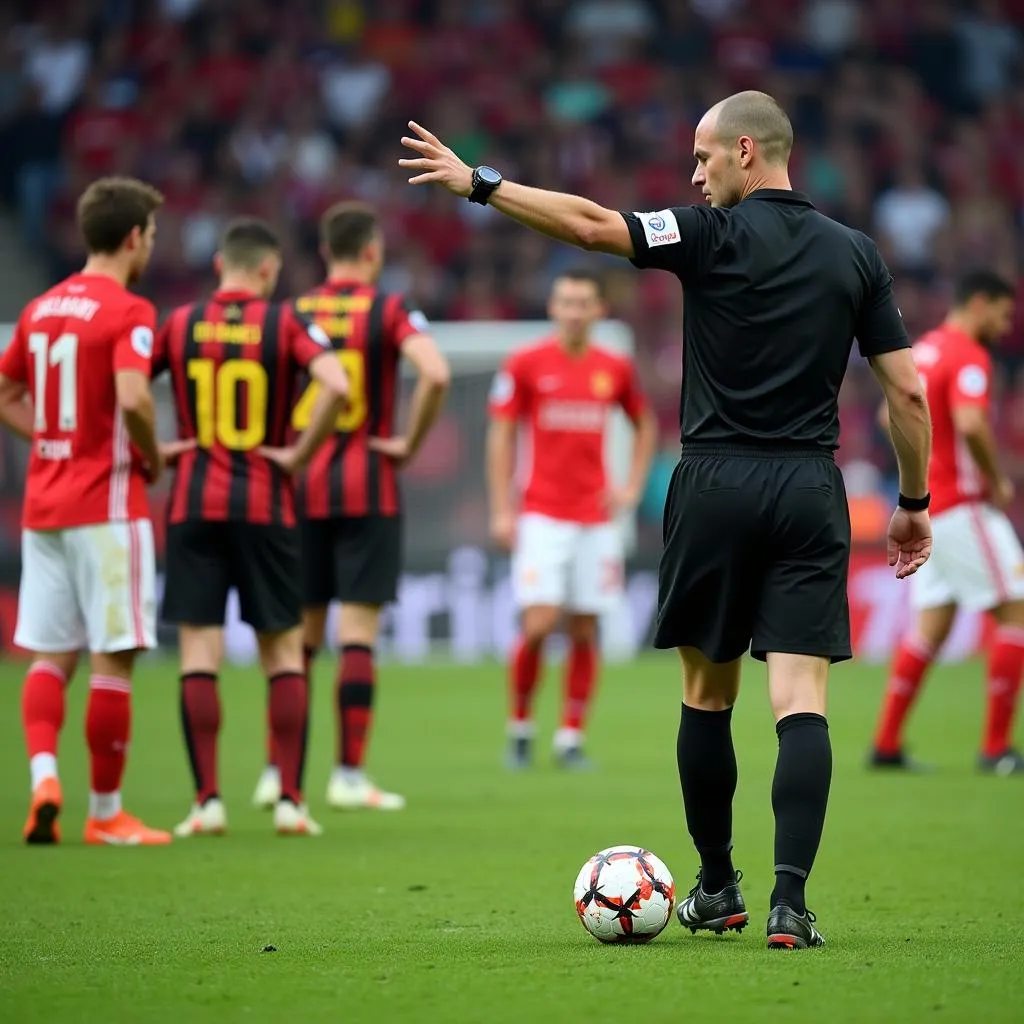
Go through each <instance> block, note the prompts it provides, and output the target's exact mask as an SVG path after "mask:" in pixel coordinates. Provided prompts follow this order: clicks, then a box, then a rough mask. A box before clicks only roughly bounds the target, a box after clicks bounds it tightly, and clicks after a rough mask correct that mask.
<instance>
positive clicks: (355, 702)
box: [337, 644, 374, 768]
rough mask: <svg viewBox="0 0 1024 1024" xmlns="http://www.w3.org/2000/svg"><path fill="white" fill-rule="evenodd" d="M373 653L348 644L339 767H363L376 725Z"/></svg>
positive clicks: (341, 688)
mask: <svg viewBox="0 0 1024 1024" xmlns="http://www.w3.org/2000/svg"><path fill="white" fill-rule="evenodd" d="M373 691H374V667H373V651H372V650H371V649H370V648H369V647H366V646H365V645H363V644H345V646H344V647H342V649H341V661H340V665H339V668H338V692H337V697H338V701H337V707H338V764H340V765H343V766H344V767H345V768H362V766H363V763H364V761H365V760H366V743H367V740H368V739H369V734H370V725H371V724H372V722H373Z"/></svg>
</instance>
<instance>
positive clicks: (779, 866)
mask: <svg viewBox="0 0 1024 1024" xmlns="http://www.w3.org/2000/svg"><path fill="white" fill-rule="evenodd" d="M775 730H776V732H777V733H778V737H779V755H778V760H777V762H776V766H775V778H774V781H773V782H772V809H773V811H774V812H775V888H774V890H773V891H772V896H771V905H772V907H776V906H777V905H779V904H786V905H787V906H789V907H790V908H791V909H792V910H793V911H794V913H796V914H798V915H801V914H804V913H805V912H806V910H807V907H806V905H805V902H804V887H805V883H806V881H807V876H808V875H809V874H810V872H811V867H812V866H813V864H814V858H815V856H816V855H817V853H818V844H819V843H820V842H821V833H822V829H823V828H824V826H825V811H826V808H827V806H828V793H829V787H830V785H831V781H832V744H831V741H830V739H829V733H828V722H827V721H826V720H825V718H824V716H822V715H819V714H814V713H810V712H801V713H797V714H790V715H786V716H785V717H784V718H781V719H779V721H778V722H777V723H776V726H775Z"/></svg>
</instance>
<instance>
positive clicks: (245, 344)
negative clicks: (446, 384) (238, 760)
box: [153, 220, 349, 836]
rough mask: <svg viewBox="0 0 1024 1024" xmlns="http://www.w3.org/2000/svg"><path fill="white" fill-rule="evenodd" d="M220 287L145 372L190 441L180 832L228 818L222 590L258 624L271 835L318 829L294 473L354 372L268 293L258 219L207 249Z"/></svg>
mask: <svg viewBox="0 0 1024 1024" xmlns="http://www.w3.org/2000/svg"><path fill="white" fill-rule="evenodd" d="M215 266H216V269H217V274H218V276H219V278H220V286H219V288H218V290H217V291H216V292H215V293H214V295H213V296H212V297H211V298H210V299H209V300H207V301H201V302H197V303H195V304H193V305H191V306H182V307H180V308H178V309H176V310H174V312H173V313H172V314H171V316H170V317H169V318H168V320H167V322H166V323H165V324H164V325H163V327H162V328H161V330H160V334H159V338H158V340H157V353H156V356H155V357H154V360H153V371H154V373H159V372H161V371H163V370H165V369H169V370H170V374H171V386H172V389H173V391H174V404H175V409H176V411H177V417H178V428H179V431H180V433H181V436H182V437H185V438H193V439H194V440H195V443H196V447H195V449H194V450H193V451H191V452H189V453H187V454H186V455H185V456H184V457H183V458H182V460H181V465H180V467H179V469H178V472H177V473H176V474H175V478H174V486H173V489H172V492H171V500H170V514H169V517H168V518H169V526H168V530H167V581H166V587H165V592H164V606H163V615H164V618H165V619H166V620H167V621H169V622H175V623H177V624H178V627H179V637H180V647H181V719H182V725H183V727H184V731H185V743H186V745H187V747H188V754H189V760H190V762H191V766H192V774H193V777H194V779H195V788H196V799H195V803H194V804H193V806H192V808H191V810H190V811H189V814H188V816H187V817H186V818H185V820H184V821H183V822H181V824H180V825H178V826H177V828H176V829H175V830H174V831H175V834H176V835H179V836H190V835H197V834H201V833H219V832H223V831H224V829H225V826H226V823H227V819H226V814H225V809H224V803H223V801H222V800H221V797H220V789H219V783H218V777H217V737H218V733H219V731H220V718H221V715H220V698H219V696H218V692H217V673H218V672H219V671H220V665H221V660H222V657H223V653H224V613H225V608H226V605H227V599H228V592H229V591H230V590H231V589H232V588H234V589H236V590H237V591H238V597H239V602H240V605H241V613H242V620H243V621H244V622H247V623H248V624H249V625H250V626H252V628H253V629H254V630H255V631H256V638H257V641H258V644H259V654H260V664H261V666H262V668H263V671H264V673H265V674H266V676H267V679H268V680H269V682H270V688H269V718H270V728H271V730H272V731H273V735H274V741H275V745H276V749H277V751H278V757H279V763H280V766H281V791H280V794H279V799H278V801H277V804H276V807H275V809H274V826H275V828H276V829H277V831H278V833H280V834H298V835H319V833H320V831H321V829H320V826H319V825H317V823H316V822H315V821H313V819H312V818H311V817H310V816H309V814H308V812H307V811H306V808H305V805H304V804H303V802H302V771H303V765H304V761H305V750H306V733H307V724H308V703H309V702H308V693H307V684H306V676H305V672H304V671H303V665H302V630H301V627H300V617H301V592H300V589H299V579H300V575H301V572H302V562H301V559H300V555H299V537H298V531H297V530H296V528H295V526H296V520H295V500H294V494H293V490H294V485H293V482H292V474H294V473H297V472H298V471H299V470H301V469H302V468H303V467H304V466H305V465H306V464H307V463H308V462H309V460H310V458H311V457H312V455H313V453H314V452H315V451H316V449H317V446H318V445H319V444H320V443H321V442H322V441H323V440H324V438H325V437H326V436H327V435H328V433H329V432H330V430H331V425H332V423H333V422H334V419H335V417H336V416H337V415H338V414H339V413H340V412H341V410H342V409H343V407H344V399H345V396H346V395H347V394H348V389H349V386H348V380H347V379H346V375H345V372H344V370H343V369H342V367H341V366H340V365H339V364H338V362H337V360H336V359H334V358H333V356H332V354H331V351H330V342H329V341H328V340H327V338H326V336H325V335H324V333H323V331H321V330H320V329H319V328H317V327H314V326H313V325H311V324H309V323H307V322H306V321H305V320H303V319H301V318H300V317H299V316H297V315H296V313H295V312H294V311H293V309H292V308H291V306H289V305H286V304H281V303H277V302H270V301H268V299H269V296H270V295H272V294H273V291H274V288H275V287H276V285H277V279H278V275H279V274H280V271H281V245H280V242H279V241H278V239H277V236H276V235H275V234H274V232H273V230H272V229H271V228H270V227H269V225H267V224H265V223H264V222H263V221H258V220H238V221H235V222H233V223H232V224H230V225H229V226H228V227H227V229H226V230H225V232H224V237H223V238H222V240H221V245H220V251H219V252H218V253H217V256H216V257H215ZM307 370H308V372H309V373H310V374H311V375H312V377H313V379H315V380H316V381H318V382H319V383H320V385H321V386H322V388H323V389H324V391H323V395H322V397H321V398H320V399H319V400H318V401H317V402H316V403H314V404H315V408H314V410H313V412H312V415H311V417H310V420H309V423H308V426H307V427H306V429H305V430H304V431H303V433H302V435H301V436H300V437H299V439H298V441H297V442H296V444H295V446H294V447H293V448H284V447H282V446H283V445H284V443H285V440H286V436H287V430H288V422H289V419H290V418H291V414H292V405H293V402H292V399H293V396H294V394H295V391H296V385H297V383H298V380H299V375H300V374H301V373H302V372H304V371H307Z"/></svg>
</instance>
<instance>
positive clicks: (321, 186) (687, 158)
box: [0, 0, 1024, 492]
mask: <svg viewBox="0 0 1024 1024" xmlns="http://www.w3.org/2000/svg"><path fill="white" fill-rule="evenodd" d="M748 87H757V88H762V89H765V90H767V91H770V92H771V93H773V94H774V95H775V96H776V97H778V99H779V100H780V101H781V102H782V104H783V105H784V106H785V108H786V109H787V110H788V111H789V112H790V115H791V117H792V119H793V123H794V128H795V131H796V137H797V146H796V150H795V153H794V159H793V165H792V176H793V184H794V186H795V187H796V188H799V189H803V190H805V191H806V192H808V193H809V194H810V195H811V197H812V198H813V200H814V201H815V203H816V204H817V205H818V206H819V208H820V209H822V210H823V211H825V212H826V213H828V214H830V215H832V216H835V217H837V218H839V219H841V220H843V221H845V222H847V223H849V224H852V225H855V226H856V227H858V228H861V229H863V230H865V231H867V232H869V233H871V234H872V235H873V236H874V237H875V238H876V239H877V240H878V241H879V244H880V245H881V247H882V249H883V251H884V254H885V256H886V258H887V260H888V262H889V265H890V267H891V269H892V271H893V273H894V274H895V275H896V278H897V282H898V294H899V301H900V305H901V309H902V311H903V315H904V318H905V320H906V322H907V326H908V328H909V329H910V330H911V332H920V331H922V330H924V329H926V328H928V327H929V326H931V325H932V324H934V323H936V322H937V321H938V320H939V319H940V318H941V317H942V315H943V312H944V309H945V306H946V303H947V298H948V294H949V286H950V282H951V279H952V278H953V277H954V275H955V274H956V272H957V271H958V270H959V269H960V268H962V267H964V266H967V265H973V264H978V263H980V264H985V265H989V266H992V267H994V268H997V269H999V270H1001V271H1002V272H1003V273H1005V274H1006V275H1008V276H1012V277H1013V278H1014V279H1017V280H1021V281H1022V283H1024V277H1022V276H1021V275H1022V268H1024V0H975V2H965V3H958V2H952V0H899V2H895V3H894V2H893V0H772V2H770V3H766V2H761V0H661V2H656V0H433V2H430V0H148V2H146V0H67V2H65V0H29V2H23V3H20V4H19V3H17V2H8V3H5V4H4V5H3V10H2V12H0V195H2V197H3V199H4V201H6V202H7V203H8V204H10V206H11V208H12V209H13V211H14V212H15V213H16V215H17V218H18V220H19V223H20V225H21V230H22V231H23V233H24V241H25V244H26V245H27V246H30V247H32V248H33V249H34V250H35V251H37V252H38V253H40V254H41V255H42V256H43V257H45V259H46V260H47V261H48V266H49V269H50V272H51V273H52V274H53V275H54V276H57V275H61V274H64V273H66V272H68V271H70V270H72V269H74V268H75V267H76V266H77V265H78V263H79V261H80V259H81V253H80V251H79V243H78V240H77V237H76V233H75V227H74V219H73V216H72V212H73V201H74V197H75V196H76V194H77V193H78V192H79V191H80V190H81V188H82V186H83V184H84V183H86V182H87V181H88V180H90V179H91V178H93V177H95V176H97V175H100V174H104V173H108V172H114V171H116V172H125V173H133V174H137V175H140V176H142V177H144V178H146V179H147V180H150V181H152V182H154V183H155V184H157V185H158V186H159V187H160V188H161V189H163V191H164V192H165V193H166V195H167V207H166V209H165V211H164V212H163V214H162V217H161V221H160V231H159V244H158V247H157V255H156V257H155V259H154V263H153V267H152V271H151V273H150V274H149V276H148V278H147V280H146V282H145V285H144V290H145V291H146V292H147V293H148V294H149V295H150V296H151V297H152V298H153V299H154V300H155V301H156V302H157V304H158V305H159V306H161V307H164V308H166V307H167V306H170V305H172V304H174V303H176V302H179V301H185V300H189V299H191V298H192V297H194V295H195V293H196V292H197V291H199V290H202V289H205V288H208V287H209V285H210V270H209V264H210V257H211V254H212V252H213V250H214V246H215V243H216V239H217V236H218V233H219V231H220V229H221V228H222V226H223V225H224V223H225V221H226V219H227V218H228V217H230V216H231V215H232V214H234V213H236V212H247V213H253V214H258V215H263V216H266V217H268V218H269V219H271V220H272V221H274V222H275V223H276V224H277V225H278V226H279V227H280V229H281V230H282V232H283V233H284V235H285V237H286V239H287V246H288V257H289V258H288V262H287V270H286V274H285V278H284V280H283V281H282V288H283V289H284V290H286V291H288V292H295V291H297V290H299V289H302V288H305V287H307V286H309V285H311V284H312V283H313V282H314V281H316V280H317V278H318V276H319V275H320V274H321V266H320V264H319V261H318V258H317V254H316V241H317V240H316V230H315V225H316V219H317V216H318V214H319V213H320V211H321V210H322V209H323V208H324V207H325V205H326V204H328V203H329V202H331V201H333V200H335V199H339V198H345V197H358V198H362V199H365V200H368V201H370V202H372V203H374V204H376V205H377V206H378V207H379V208H380V209H381V211H382V212H383V215H384V222H385V224H386V229H387V236H388V240H389V243H390V253H391V258H390V264H389V268H388V271H387V278H386V281H385V284H386V285H387V286H389V287H392V288H399V289H404V290H407V291H408V292H410V293H411V294H412V296H413V297H414V299H415V301H416V302H417V303H418V304H419V305H420V306H421V307H422V308H423V309H424V310H425V312H426V313H427V314H428V315H429V316H431V317H433V318H443V319H504V318H513V317H535V316H542V315H543V307H544V298H545V295H546V291H547V288H548V284H549V282H550V279H551V277H552V274H553V273H554V272H555V271H556V270H557V269H558V268H559V267H560V266H563V265H565V264H566V263H570V262H571V263H578V262H579V257H578V254H576V253H574V252H571V251H567V250H566V249H565V247H561V246H557V245H554V244H549V243H547V242H545V241H544V240H543V239H541V238H539V237H537V236H534V235H532V234H531V233H529V232H527V231H525V230H522V229H520V228H518V227H517V226H515V225H513V224H510V223H508V222H506V221H504V220H503V219H502V218H501V217H499V216H498V215H496V214H494V213H493V211H490V210H488V209H481V208H480V207H474V206H470V205H469V204H467V203H465V202H462V201H458V200H455V199H454V198H452V197H449V196H447V195H445V194H443V193H441V192H439V191H437V190H433V189H427V190H420V189H414V188H410V187H408V186H407V185H406V183H405V182H406V175H405V174H404V173H403V172H401V171H400V170H399V168H398V167H397V166H396V161H397V159H398V157H399V156H400V155H401V147H400V145H399V138H400V137H401V135H402V134H403V133H404V131H405V124H406V122H407V121H408V120H409V119H410V118H414V119H416V120H417V121H419V122H421V123H423V124H425V125H427V126H428V127H430V128H431V129H433V130H435V131H436V132H437V133H438V134H439V135H440V136H441V137H442V138H443V139H444V140H445V141H446V142H448V143H449V144H450V145H451V146H452V148H453V149H455V150H456V151H457V152H458V153H459V155H460V156H461V157H462V158H463V159H464V160H466V161H467V162H468V163H470V164H475V163H478V162H482V161H484V160H486V161H487V162H489V163H492V164H495V165H496V166H498V167H500V168H501V169H502V170H503V171H504V172H505V173H506V175H507V176H508V177H511V178H515V179H517V180H521V181H524V182H526V183H529V184H535V185H539V186H546V187H553V188H559V189H563V190H569V191H576V192H579V193H582V194H584V195H587V196H590V197H592V198H594V199H596V200H597V201H599V202H601V203H603V204H605V205H608V206H612V207H615V208H619V209H628V210H650V209H659V208H662V207H665V206H668V205H679V204H683V203H687V202H696V201H699V200H700V197H699V195H698V194H697V193H696V191H695V190H694V189H693V188H692V187H691V186H690V184H689V177H690V174H691V173H692V155H691V147H692V132H693V128H694V125H695V124H696V122H697V120H698V119H699V117H700V115H701V113H702V112H703V111H704V109H705V108H706V107H708V106H709V105H710V104H711V103H713V102H714V101H715V100H717V99H719V98H721V97H722V96H724V95H726V94H728V93H729V92H732V91H735V90H738V89H743V88H748ZM602 262H603V261H602ZM607 271H608V274H609V281H610V285H611V297H612V304H613V309H614V313H615V315H617V316H619V317H621V318H622V319H625V320H627V321H628V322H629V323H630V324H631V325H632V327H633V329H634V330H635V332H636V336H637V340H638V345H639V360H640V364H641V369H642V374H643V377H644V379H645V381H646V383H647V385H648V387H649V388H650V390H651V392H652V394H653V397H654V399H655V401H656V403H657V407H658V410H659V415H660V417H661V420H662V423H663V433H664V437H665V441H666V449H669V448H671V447H672V446H673V443H674V439H675V433H676V425H675V424H676V415H677V398H678V391H677V388H678V377H679V342H680V307H681V299H680V296H679V291H678V287H677V286H676V283H675V281H674V279H673V278H671V277H670V276H668V275H665V274H657V273H648V274H642V275H641V274H638V273H637V272H635V271H633V270H632V269H631V268H630V267H628V265H625V264H621V263H619V262H618V261H611V260H610V261H608V262H607ZM1021 306H1022V307H1024V302H1022V303H1021ZM999 360H1000V365H1001V367H1002V370H1003V374H1002V380H1001V388H1002V392H1003V399H1002V401H1001V402H1000V406H999V419H1000V430H1001V434H1002V438H1003V442H1004V445H1005V447H1006V449H1007V452H1008V454H1010V455H1011V456H1012V457H1014V458H1015V459H1017V460H1019V461H1020V464H1021V466H1022V467H1024V390H1022V388H1024V385H1022V383H1021V380H1020V375H1019V374H1018V372H1017V371H1018V368H1019V367H1020V366H1021V365H1022V364H1024V309H1022V310H1021V313H1020V314H1019V315H1018V320H1017V323H1016V326H1015V330H1014V333H1013V335H1012V337H1010V338H1008V339H1007V340H1006V342H1005V344H1004V346H1003V348H1002V352H1001V354H1000V357H999ZM876 399H877V390H876V389H875V387H874V385H873V384H872V382H871V380H870V375H869V373H868V372H867V371H866V369H865V368H864V367H863V366H862V365H857V366H855V368H854V372H852V373H851V375H850V378H849V382H848V385H847V388H846V392H845V393H844V397H843V406H844V410H843V414H844V420H843V438H842V445H843V447H842V450H841V453H840V457H841V459H842V461H843V462H844V464H845V466H846V468H847V475H848V481H849V482H850V484H851V485H852V488H853V489H854V490H856V489H857V488H859V487H863V488H864V489H865V491H866V492H872V491H877V490H878V488H879V480H880V475H879V471H882V472H883V473H884V472H888V471H889V470H891V461H890V456H889V455H888V453H887V447H886V445H885V443H884V440H883V438H882V436H881V434H880V433H879V431H878V430H877V429H876V427H875V424H874V411H875V405H876Z"/></svg>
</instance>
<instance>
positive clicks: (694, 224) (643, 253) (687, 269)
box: [622, 206, 727, 281]
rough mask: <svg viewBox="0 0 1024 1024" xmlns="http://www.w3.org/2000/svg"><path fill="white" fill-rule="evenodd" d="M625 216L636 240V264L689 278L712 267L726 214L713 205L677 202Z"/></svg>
mask: <svg viewBox="0 0 1024 1024" xmlns="http://www.w3.org/2000/svg"><path fill="white" fill-rule="evenodd" d="M622 216H623V218H625V221H626V227H627V228H629V237H630V239H631V240H632V242H633V257H632V259H631V260H630V262H631V263H632V264H633V266H635V267H639V268H640V269H641V270H668V271H670V272H671V273H673V274H675V275H676V276H677V277H678V278H680V279H681V280H683V281H686V280H688V279H689V280H695V279H697V278H699V277H700V276H701V275H702V274H704V273H706V272H707V271H708V270H710V269H711V267H712V265H713V263H714V258H715V256H714V254H715V251H716V249H717V248H718V246H717V239H718V238H719V236H720V234H721V231H722V229H723V228H724V226H725V223H726V217H727V214H726V213H725V212H724V211H722V210H714V209H712V208H711V207H703V206H674V207H672V208H670V209H667V210H657V211H655V212H653V213H623V214H622Z"/></svg>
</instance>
